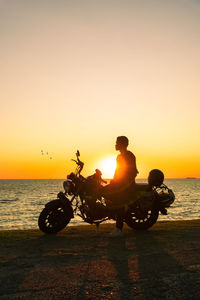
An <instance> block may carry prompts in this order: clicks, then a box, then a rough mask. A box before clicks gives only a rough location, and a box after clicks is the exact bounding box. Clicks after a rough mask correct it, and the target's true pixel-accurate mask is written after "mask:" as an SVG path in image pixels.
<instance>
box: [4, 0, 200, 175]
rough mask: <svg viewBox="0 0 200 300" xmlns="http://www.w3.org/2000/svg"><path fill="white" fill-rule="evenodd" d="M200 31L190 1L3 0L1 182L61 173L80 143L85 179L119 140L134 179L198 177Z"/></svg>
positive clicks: (197, 8) (199, 13) (199, 17)
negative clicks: (128, 153) (154, 172)
mask: <svg viewBox="0 0 200 300" xmlns="http://www.w3.org/2000/svg"><path fill="white" fill-rule="evenodd" d="M199 30H200V4H199V3H198V1H195V0H194V1H193V0H191V1H181V0H174V1H171V0H169V1H164V0H160V1H158V0H149V1H147V0H141V1H139V0H138V1H134V0H133V1H128V0H124V1H116V0H115V1H114V0H110V1H107V0H101V1H92V2H91V1H89V0H87V1H85V0H79V1H55V0H51V1H33V0H28V1H27V0H26V1H25V0H18V1H1V0H0V45H1V46H0V62H1V68H0V105H1V109H0V114H1V118H0V126H1V133H0V135H1V152H0V166H1V168H0V178H2V179H4V178H64V177H65V176H66V174H67V173H68V172H70V171H71V170H73V163H72V162H71V161H70V159H71V158H73V157H74V153H75V152H76V150H77V149H79V150H80V152H81V158H82V159H83V161H84V162H85V169H84V172H83V174H84V175H87V174H88V175H89V174H91V173H92V172H93V171H94V169H95V168H96V167H99V164H100V161H101V160H102V159H104V158H106V157H108V156H115V157H116V155H117V153H116V152H115V149H114V145H115V139H116V137H117V136H118V135H126V136H127V137H128V138H129V140H130V147H129V148H130V150H132V151H133V152H134V153H135V155H136V158H137V165H138V169H139V171H140V173H139V176H138V177H139V178H144V177H145V178H146V177H147V176H148V172H149V171H150V170H151V169H153V168H160V169H161V170H163V172H164V173H165V176H166V177H168V178H169V177H170V178H172V177H173V178H184V177H188V176H194V177H200V139H199V132H200V122H199V112H200V100H199V99H200V83H199V80H200V60H199V53H200V39H199ZM41 150H43V151H44V152H45V153H46V152H48V155H46V154H45V155H42V154H41ZM50 157H52V159H50ZM105 176H106V175H105Z"/></svg>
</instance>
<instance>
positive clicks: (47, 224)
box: [38, 204, 71, 234]
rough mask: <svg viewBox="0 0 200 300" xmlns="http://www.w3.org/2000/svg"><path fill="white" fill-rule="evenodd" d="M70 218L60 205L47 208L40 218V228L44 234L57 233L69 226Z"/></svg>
mask: <svg viewBox="0 0 200 300" xmlns="http://www.w3.org/2000/svg"><path fill="white" fill-rule="evenodd" d="M70 219H71V218H70V217H69V216H68V215H67V213H66V211H64V209H63V208H62V207H61V206H60V205H59V204H57V205H53V206H49V207H45V208H44V209H43V210H42V211H41V213H40V216H39V218H38V226H39V228H40V230H41V231H43V232H44V233H49V234H53V233H57V232H59V231H61V230H62V229H64V228H65V226H67V224H68V223H69V221H70Z"/></svg>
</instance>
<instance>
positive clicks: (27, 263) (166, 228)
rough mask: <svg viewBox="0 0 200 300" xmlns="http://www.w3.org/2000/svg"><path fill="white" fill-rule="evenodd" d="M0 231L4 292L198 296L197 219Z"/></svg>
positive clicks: (13, 295) (4, 295) (15, 295)
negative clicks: (49, 231)
mask: <svg viewBox="0 0 200 300" xmlns="http://www.w3.org/2000/svg"><path fill="white" fill-rule="evenodd" d="M113 229H114V224H105V225H101V226H100V233H99V235H96V227H95V226H93V225H88V226H77V227H75V226H74V227H73V226H69V227H67V228H66V229H65V230H63V231H62V232H60V233H59V234H57V235H44V234H43V233H42V232H40V231H39V230H21V231H20V230H16V231H14V230H12V231H6V230H5V231H0V270H1V272H0V299H81V300H82V299H124V300H126V299H200V220H191V221H171V222H157V223H156V224H155V225H154V226H153V227H152V228H151V229H150V230H148V231H145V232H136V231H134V230H131V229H130V228H128V227H127V226H125V229H124V236H123V237H120V238H110V237H109V232H110V231H112V230H113Z"/></svg>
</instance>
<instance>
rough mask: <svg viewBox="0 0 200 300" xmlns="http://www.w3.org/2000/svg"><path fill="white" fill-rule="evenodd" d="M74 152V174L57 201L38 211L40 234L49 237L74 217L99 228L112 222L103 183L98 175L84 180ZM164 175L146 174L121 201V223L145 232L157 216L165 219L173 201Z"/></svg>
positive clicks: (111, 207)
mask: <svg viewBox="0 0 200 300" xmlns="http://www.w3.org/2000/svg"><path fill="white" fill-rule="evenodd" d="M79 157H80V152H79V151H78V150H77V152H76V160H75V159H72V160H73V161H74V162H75V163H76V165H77V168H76V171H75V172H71V173H70V174H69V175H68V176H67V180H65V181H64V182H63V188H64V192H59V193H58V195H57V199H55V200H51V201H50V202H48V203H47V204H46V205H45V207H44V209H43V210H42V211H41V213H40V215H39V218H38V225H39V228H40V230H41V231H43V232H44V233H48V234H53V233H57V232H59V231H61V230H62V229H64V228H65V227H66V226H67V225H68V224H69V222H70V220H71V219H72V218H74V215H77V216H79V217H81V218H82V220H83V221H85V222H87V223H89V224H96V226H97V229H98V228H99V224H100V223H102V222H104V221H107V220H116V218H117V209H116V207H115V205H114V203H113V205H110V201H109V200H108V199H106V198H105V197H104V196H103V195H102V187H103V186H105V184H106V181H105V180H103V179H102V177H101V176H102V173H101V171H100V170H98V169H96V170H95V173H94V174H93V175H91V176H88V177H87V178H85V177H84V176H82V175H81V171H82V169H83V167H84V163H83V162H82V161H81V160H80V159H79ZM163 181H164V174H163V173H162V171H160V170H158V169H154V170H152V171H150V173H149V176H148V183H142V184H139V183H136V184H135V185H134V188H133V191H132V193H130V195H128V196H127V195H126V197H127V199H125V200H126V201H124V203H125V205H124V206H123V207H122V208H123V210H124V222H125V223H126V224H127V225H128V226H129V227H131V228H133V229H135V230H146V229H148V228H150V227H151V226H153V225H154V224H155V223H156V221H157V219H158V216H159V213H161V214H164V215H166V214H167V208H169V207H170V205H171V204H172V203H173V202H174V200H175V195H174V193H173V191H172V190H171V189H169V188H168V187H167V186H166V185H165V184H164V183H163Z"/></svg>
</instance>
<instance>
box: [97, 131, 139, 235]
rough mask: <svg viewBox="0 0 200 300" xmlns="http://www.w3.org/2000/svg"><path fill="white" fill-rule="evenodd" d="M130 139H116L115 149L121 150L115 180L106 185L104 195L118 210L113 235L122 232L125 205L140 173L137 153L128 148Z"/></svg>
mask: <svg viewBox="0 0 200 300" xmlns="http://www.w3.org/2000/svg"><path fill="white" fill-rule="evenodd" d="M128 144H129V141H128V138H127V137H126V136H118V137H117V140H116V145H115V149H116V150H117V151H120V154H119V155H118V156H117V166H116V170H115V174H114V177H113V180H112V181H111V183H110V184H109V185H107V186H106V187H104V192H103V195H104V196H105V198H107V199H108V200H110V201H108V207H109V202H110V206H111V207H112V209H114V210H115V211H116V215H117V219H116V231H115V232H113V233H112V236H117V235H121V234H122V228H123V218H124V206H125V204H126V199H127V197H128V194H129V193H130V191H131V190H132V189H133V187H134V185H135V177H136V176H137V174H138V170H137V167H136V158H135V155H134V154H133V153H132V152H131V151H129V150H127V147H128Z"/></svg>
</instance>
